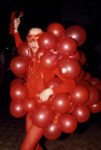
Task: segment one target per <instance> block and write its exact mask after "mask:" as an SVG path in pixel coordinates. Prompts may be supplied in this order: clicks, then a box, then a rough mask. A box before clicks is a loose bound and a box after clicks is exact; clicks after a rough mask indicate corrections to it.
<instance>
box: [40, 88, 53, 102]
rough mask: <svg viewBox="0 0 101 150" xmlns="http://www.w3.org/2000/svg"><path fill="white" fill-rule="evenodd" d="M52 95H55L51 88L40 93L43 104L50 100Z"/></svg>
mask: <svg viewBox="0 0 101 150" xmlns="http://www.w3.org/2000/svg"><path fill="white" fill-rule="evenodd" d="M50 95H53V90H52V89H51V88H47V89H45V90H44V91H42V92H41V93H40V95H39V97H40V99H41V100H42V102H44V101H47V100H48V99H49V97H50Z"/></svg>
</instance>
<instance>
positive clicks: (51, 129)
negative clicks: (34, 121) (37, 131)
mask: <svg viewBox="0 0 101 150" xmlns="http://www.w3.org/2000/svg"><path fill="white" fill-rule="evenodd" d="M61 134H62V131H61V130H60V128H59V127H58V125H57V124H54V123H52V124H50V125H49V126H48V127H47V128H44V129H43V135H44V136H45V137H46V138H47V139H49V140H56V139H57V138H58V137H59V136H60V135H61Z"/></svg>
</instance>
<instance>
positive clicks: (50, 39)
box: [38, 32, 57, 50]
mask: <svg viewBox="0 0 101 150" xmlns="http://www.w3.org/2000/svg"><path fill="white" fill-rule="evenodd" d="M56 43H57V39H56V37H55V36H54V35H53V34H51V33H48V32H44V33H42V34H41V35H40V37H39V39H38V45H39V48H43V49H46V50H51V49H55V47H56Z"/></svg>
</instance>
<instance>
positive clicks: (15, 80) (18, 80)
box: [10, 79, 25, 88]
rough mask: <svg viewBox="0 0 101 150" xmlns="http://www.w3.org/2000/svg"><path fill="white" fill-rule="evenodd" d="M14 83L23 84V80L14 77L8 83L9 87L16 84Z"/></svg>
mask: <svg viewBox="0 0 101 150" xmlns="http://www.w3.org/2000/svg"><path fill="white" fill-rule="evenodd" d="M16 84H22V85H24V84H25V81H24V80H22V79H14V80H12V82H11V83H10V88H11V87H13V86H14V85H16Z"/></svg>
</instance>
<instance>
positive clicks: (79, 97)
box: [70, 85, 89, 104]
mask: <svg viewBox="0 0 101 150" xmlns="http://www.w3.org/2000/svg"><path fill="white" fill-rule="evenodd" d="M88 98H89V91H88V89H87V88H86V87H85V86H83V85H77V86H76V87H75V88H74V89H73V90H72V91H71V93H70V99H71V101H72V102H73V103H75V104H85V103H86V102H87V101H88Z"/></svg>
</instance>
